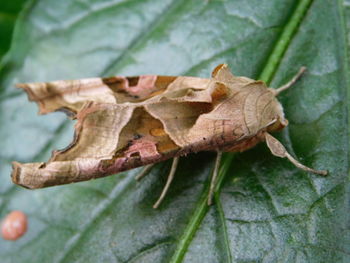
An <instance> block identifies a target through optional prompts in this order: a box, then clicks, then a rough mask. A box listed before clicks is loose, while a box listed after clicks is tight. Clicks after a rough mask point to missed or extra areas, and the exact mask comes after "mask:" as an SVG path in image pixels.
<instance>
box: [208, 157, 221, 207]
mask: <svg viewBox="0 0 350 263" xmlns="http://www.w3.org/2000/svg"><path fill="white" fill-rule="evenodd" d="M221 157H222V152H220V151H218V154H217V156H216V160H215V166H214V171H213V176H212V178H211V181H210V189H209V194H208V205H211V204H212V201H213V195H214V192H215V186H216V178H217V177H218V174H219V168H220V163H221Z"/></svg>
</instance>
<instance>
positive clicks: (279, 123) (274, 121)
mask: <svg viewBox="0 0 350 263" xmlns="http://www.w3.org/2000/svg"><path fill="white" fill-rule="evenodd" d="M272 107H273V110H272V111H271V112H270V114H271V113H272V114H271V115H272V116H269V117H270V118H271V123H270V124H269V125H268V126H267V131H268V132H273V131H279V130H281V129H283V128H284V127H286V126H287V125H288V120H287V119H286V118H285V117H284V112H283V107H282V105H281V103H280V102H279V101H278V100H277V99H276V98H275V99H274V101H273V103H272Z"/></svg>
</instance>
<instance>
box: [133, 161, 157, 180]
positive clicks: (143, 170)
mask: <svg viewBox="0 0 350 263" xmlns="http://www.w3.org/2000/svg"><path fill="white" fill-rule="evenodd" d="M153 166H154V164H148V165H146V166H145V167H143V169H142V171H141V172H140V173H139V174H138V175H137V176H136V177H135V179H136V180H137V181H140V180H141V179H142V178H143V177H145V176H146V175H147V174H149V172H150V171H151V170H152V168H153Z"/></svg>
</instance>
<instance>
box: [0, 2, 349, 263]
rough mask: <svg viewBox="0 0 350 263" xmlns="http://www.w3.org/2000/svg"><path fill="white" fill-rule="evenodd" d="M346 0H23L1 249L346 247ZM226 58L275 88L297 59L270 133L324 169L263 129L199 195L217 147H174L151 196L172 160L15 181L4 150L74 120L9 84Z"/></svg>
mask: <svg viewBox="0 0 350 263" xmlns="http://www.w3.org/2000/svg"><path fill="white" fill-rule="evenodd" d="M347 6H348V3H347V1H346V2H345V3H343V2H342V1H334V0H314V1H311V0H301V1H297V0H284V1H280V0H252V1H246V0H231V1H228V0H227V1H219V0H214V1H200V0H191V1H184V0H179V1H175V0H162V1H161V0H153V1H150V0H148V1H141V0H131V1H117V0H114V1H113V0H99V1H92V0H90V1H88V0H87V1H54V0H36V1H34V0H33V1H32V2H31V5H28V6H27V7H26V9H25V10H24V11H23V13H22V15H21V18H20V19H19V20H18V22H17V26H16V31H15V37H14V41H13V43H12V46H11V50H10V53H9V56H8V59H7V60H6V62H4V64H3V65H2V66H3V70H2V72H1V75H0V83H1V90H0V108H1V110H0V123H1V125H2V128H1V129H0V139H1V149H2V151H1V153H0V160H1V163H0V177H1V182H2V183H1V184H0V209H1V210H0V216H1V217H4V216H5V215H6V214H7V213H8V212H9V211H11V210H22V211H24V212H25V213H26V214H27V215H28V220H29V225H28V233H27V234H26V235H25V236H24V237H23V238H22V239H19V240H18V241H16V242H8V241H4V240H0V258H1V262H169V261H171V262H210V263H211V262H346V261H349V254H350V246H349V244H350V243H349V241H350V237H349V234H348V233H349V231H348V228H349V227H348V225H347V224H348V222H349V217H348V211H349V196H348V172H349V167H348V165H349V156H348V155H349V149H348V147H349V143H348V135H349V129H348V108H347V96H348V95H347V93H348V71H347V70H348V69H347V68H348V66H347V46H346V25H348V24H349V23H346V20H345V17H344V11H347ZM298 12H300V13H298ZM296 13H297V14H299V15H295V14H296ZM293 19H296V20H295V21H294V20H293ZM292 20H293V21H294V22H293V23H292V26H291V28H290V26H288V25H290V21H292ZM288 30H289V31H288ZM290 30H291V31H290ZM286 32H287V33H288V32H290V34H287V33H286ZM280 46H281V47H282V49H281V50H279V49H278V48H276V47H280ZM273 52H277V53H276V54H278V55H276V56H273V57H272V58H271V55H272V54H273ZM223 62H226V63H228V64H229V66H230V67H231V68H232V70H233V72H234V73H235V74H236V75H245V76H248V77H252V78H259V77H260V76H261V77H262V78H263V79H265V80H270V79H271V80H272V82H271V86H272V87H278V86H279V85H281V84H283V83H285V82H286V81H288V80H289V79H290V78H291V77H292V76H293V75H294V74H295V73H296V72H297V71H298V69H299V68H300V67H301V66H306V67H307V68H308V72H307V74H306V75H305V76H304V77H303V78H302V80H301V81H299V82H298V83H297V84H296V85H295V86H294V87H293V88H292V89H290V90H288V91H286V92H285V93H284V94H282V95H281V96H280V99H281V101H282V103H283V105H284V108H285V114H286V116H287V118H288V119H289V122H290V125H289V126H288V128H287V129H285V130H284V131H283V132H281V133H279V134H276V136H277V137H278V138H279V139H280V140H281V141H282V142H283V143H284V144H285V146H286V147H287V149H288V150H289V151H290V152H291V153H292V154H293V155H294V156H297V157H298V159H299V160H301V161H302V162H303V163H305V164H306V165H308V166H311V167H314V168H317V169H327V170H328V171H329V176H328V177H326V178H323V177H318V176H315V175H311V174H307V173H305V172H302V171H300V170H298V169H296V168H295V167H294V166H292V165H291V164H289V163H288V161H286V160H283V159H278V158H277V157H273V156H272V155H271V154H270V153H269V151H268V149H267V147H266V146H265V145H263V144H261V145H259V146H258V147H256V148H254V149H252V150H250V151H248V152H245V153H242V154H236V155H234V156H233V157H232V155H226V156H225V160H224V162H223V166H222V170H221V175H224V176H221V177H220V179H222V181H221V184H220V187H219V189H218V193H217V194H216V198H215V201H216V203H215V205H213V206H211V207H210V208H208V207H207V206H206V205H205V196H206V194H207V188H208V184H209V177H210V173H211V170H212V167H213V162H214V154H213V153H199V154H195V155H191V156H188V157H187V158H182V159H181V160H180V164H179V166H180V167H179V170H178V173H177V174H176V178H175V180H174V183H173V185H172V186H171V188H170V191H169V194H168V196H167V197H166V199H165V201H164V202H163V204H162V205H161V207H160V208H159V209H158V210H154V209H152V204H153V203H154V202H155V201H156V200H157V197H158V195H159V194H160V192H161V189H162V187H163V185H164V183H165V180H166V176H167V172H168V171H169V169H170V162H164V163H161V164H158V165H157V166H156V167H155V169H154V170H152V172H151V174H150V175H148V176H147V177H146V178H145V179H144V180H142V181H141V182H139V183H137V182H135V180H134V176H135V175H136V174H137V173H138V172H139V171H140V170H139V169H138V170H137V169H135V170H132V171H130V172H125V173H122V174H118V175H114V176H110V177H107V178H104V179H99V180H95V181H90V182H85V183H79V184H73V185H66V186H59V187H54V188H50V189H43V190H35V191H30V190H26V189H22V188H20V187H18V186H14V185H13V184H12V183H11V180H10V172H11V166H10V163H11V161H13V160H17V161H21V162H32V161H43V160H47V158H48V157H49V155H50V151H51V150H52V149H57V148H62V147H64V146H65V145H67V144H68V143H69V142H70V140H71V139H72V136H73V134H72V133H73V128H72V126H73V124H74V123H73V122H71V121H67V120H66V118H65V116H64V115H63V114H60V113H54V114H50V115H45V116H40V117H39V116H37V115H36V112H37V108H36V106H35V105H34V104H33V103H29V102H28V101H27V98H26V96H25V94H23V92H21V91H18V90H15V89H14V84H15V83H17V82H32V81H49V80H55V79H74V78H83V77H94V76H108V75H115V74H118V75H139V74H146V73H148V74H160V75H192V76H201V77H208V76H209V75H210V72H211V70H212V69H213V68H214V67H215V66H216V65H217V64H219V63H223ZM266 72H267V73H266Z"/></svg>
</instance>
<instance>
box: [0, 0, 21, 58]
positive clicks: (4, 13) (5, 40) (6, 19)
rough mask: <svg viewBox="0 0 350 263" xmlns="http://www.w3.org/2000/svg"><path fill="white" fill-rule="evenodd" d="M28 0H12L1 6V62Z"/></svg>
mask: <svg viewBox="0 0 350 263" xmlns="http://www.w3.org/2000/svg"><path fill="white" fill-rule="evenodd" d="M25 1H26V0H12V1H6V2H3V3H1V5H0V36H1V37H0V60H1V58H2V56H3V55H4V54H5V53H6V52H7V50H8V49H9V47H10V43H11V37H12V32H13V27H14V25H15V21H16V18H17V15H18V13H19V12H20V11H21V9H22V6H23V4H24V2H25Z"/></svg>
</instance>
